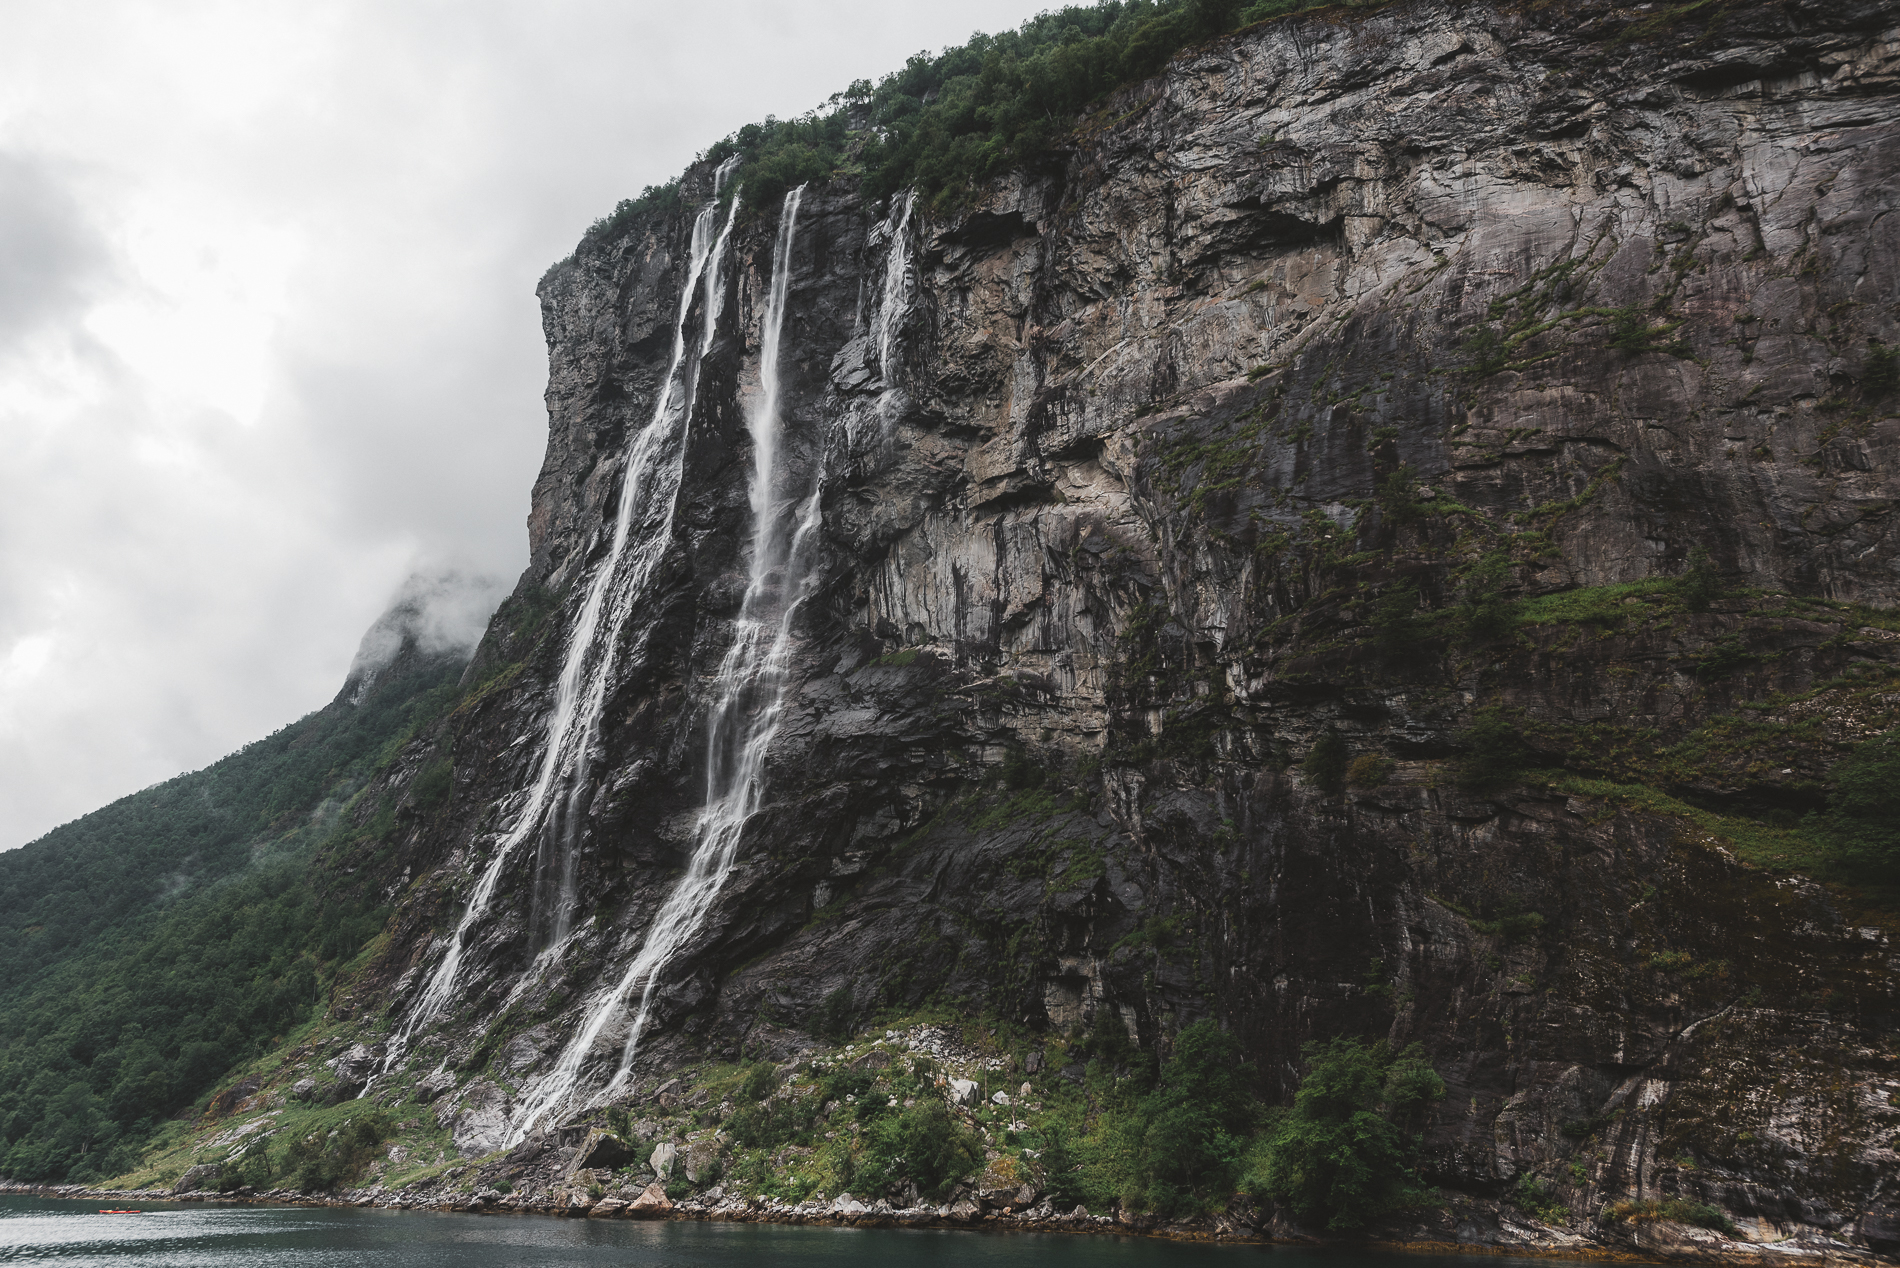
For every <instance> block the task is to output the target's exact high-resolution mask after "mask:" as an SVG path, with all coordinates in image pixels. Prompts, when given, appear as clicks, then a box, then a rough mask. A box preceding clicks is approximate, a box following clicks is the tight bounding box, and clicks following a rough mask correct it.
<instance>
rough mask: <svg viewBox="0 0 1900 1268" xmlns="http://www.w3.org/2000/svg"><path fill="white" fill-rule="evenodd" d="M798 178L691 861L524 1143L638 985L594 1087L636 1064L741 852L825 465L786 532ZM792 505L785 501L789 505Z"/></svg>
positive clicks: (774, 289)
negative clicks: (787, 368) (609, 1069)
mask: <svg viewBox="0 0 1900 1268" xmlns="http://www.w3.org/2000/svg"><path fill="white" fill-rule="evenodd" d="M803 194H804V187H803V186H802V185H801V186H800V187H799V188H797V189H794V190H792V191H791V192H790V193H788V194H786V195H785V205H784V210H783V212H782V214H781V216H780V218H779V230H778V239H777V242H776V243H775V244H774V247H773V259H772V280H771V285H770V289H769V290H768V291H767V297H766V304H765V311H764V312H763V313H762V314H761V319H760V340H759V342H760V350H759V381H760V388H761V393H760V398H759V402H758V405H757V407H756V408H755V409H753V410H752V411H751V412H750V417H749V419H748V424H749V427H750V430H751V433H752V478H751V488H750V490H749V493H750V501H751V507H752V520H753V541H752V552H751V561H750V566H749V570H748V576H747V580H746V591H745V598H744V599H743V600H742V601H741V603H740V606H739V617H738V620H737V621H736V622H735V624H734V629H733V638H732V645H731V647H730V648H728V649H727V651H726V654H725V657H724V659H723V660H722V661H721V662H720V666H719V676H718V678H717V680H716V681H717V682H718V684H719V698H718V701H717V703H716V704H715V705H714V706H713V710H712V714H711V716H710V718H709V720H708V721H709V725H708V727H707V732H708V738H707V753H706V800H705V804H704V807H703V808H702V809H701V811H700V814H699V821H698V824H697V827H696V832H695V835H696V841H695V844H694V848H693V856H692V861H691V863H690V864H689V865H688V867H687V870H686V875H685V876H683V877H681V878H680V881H679V883H678V884H677V885H676V886H674V888H673V892H672V893H671V894H669V895H668V896H667V899H666V902H665V903H664V904H663V905H662V906H661V907H660V910H659V912H658V913H657V914H656V915H655V916H654V917H653V923H652V924H651V925H649V926H648V928H647V931H646V935H645V937H644V939H643V940H642V943H641V946H640V950H639V952H638V953H637V954H636V955H635V956H634V958H633V961H632V963H630V964H629V965H628V966H627V969H626V971H625V972H624V973H623V974H622V975H621V978H620V980H619V982H617V983H616V984H615V985H614V987H613V989H612V990H610V991H608V992H606V993H605V994H603V995H601V996H600V997H599V998H598V999H596V1000H595V1001H594V1002H593V1003H592V1005H591V1006H590V1007H589V1009H588V1013H587V1016H586V1019H585V1020H584V1022H583V1023H582V1025H581V1028H580V1030H579V1031H578V1032H576V1034H575V1036H574V1038H573V1039H572V1040H570V1041H569V1043H568V1045H567V1047H566V1049H565V1050H564V1051H563V1052H562V1053H561V1056H560V1059H559V1060H558V1061H557V1062H556V1063H555V1067H554V1069H553V1070H551V1071H549V1073H548V1075H547V1077H545V1078H544V1079H542V1081H541V1082H540V1084H539V1085H537V1086H536V1088H535V1089H534V1092H533V1093H532V1094H531V1095H530V1096H529V1097H528V1099H527V1100H526V1102H525V1103H524V1105H523V1107H522V1109H521V1112H520V1113H519V1114H518V1115H517V1116H516V1119H515V1129H514V1140H515V1141H519V1140H520V1139H521V1138H522V1137H524V1136H526V1135H527V1134H528V1132H529V1131H531V1130H533V1128H534V1127H535V1126H536V1125H537V1124H538V1123H540V1122H542V1121H543V1120H544V1119H546V1118H548V1117H549V1116H550V1115H551V1114H554V1113H556V1112H558V1111H559V1110H561V1109H563V1108H566V1107H567V1104H568V1101H569V1099H570V1098H571V1097H572V1096H573V1095H574V1092H575V1089H576V1088H577V1087H578V1086H579V1084H580V1081H581V1075H582V1071H583V1068H584V1066H585V1064H586V1062H587V1059H588V1057H589V1055H590V1054H591V1053H592V1051H593V1048H594V1045H595V1043H596V1041H597V1040H598V1039H599V1038H600V1036H601V1033H602V1032H603V1031H604V1030H605V1029H606V1028H607V1026H608V1025H609V1024H610V1023H611V1022H612V1021H613V1020H614V1018H615V1017H616V1016H617V1015H618V1014H619V1013H620V1010H621V1008H622V1006H623V1005H624V1004H625V1002H626V1000H627V998H628V997H629V996H630V995H631V994H632V993H633V992H634V991H635V989H636V988H637V989H638V990H639V992H640V1002H639V1004H638V1006H637V1007H636V1009H635V1011H634V1016H633V1024H632V1027H631V1029H630V1030H629V1031H628V1033H627V1039H626V1043H625V1044H624V1046H623V1047H622V1050H621V1056H620V1063H619V1066H618V1068H617V1069H616V1070H615V1072H614V1076H613V1079H612V1080H611V1081H610V1082H609V1083H608V1084H607V1086H606V1087H604V1088H603V1089H601V1091H600V1093H599V1095H600V1096H601V1097H606V1096H610V1095H612V1093H613V1092H614V1090H615V1089H616V1088H618V1087H619V1085H620V1084H621V1083H622V1082H623V1081H624V1080H625V1079H626V1077H627V1074H628V1071H629V1070H631V1069H632V1066H633V1057H634V1053H635V1051H636V1050H637V1049H638V1047H639V1043H640V1036H641V1033H642V1032H643V1031H644V1030H645V1028H646V1022H647V1016H648V1013H649V1010H650V1009H651V1007H652V1003H653V992H654V988H655V987H656V986H657V985H658V984H659V980H660V973H661V971H662V970H663V969H665V967H666V965H667V964H668V962H669V961H671V960H672V958H673V956H674V955H675V954H676V953H677V952H678V951H679V949H680V947H681V946H682V945H683V944H684V943H685V941H686V939H687V938H689V937H691V936H692V934H693V933H694V932H695V931H696V930H697V929H698V928H699V927H700V925H701V924H702V923H703V922H704V921H705V918H706V914H707V912H708V911H709V910H710V909H711V907H712V904H713V901H714V900H715V899H716V898H717V897H718V896H719V891H720V889H721V887H723V886H724V884H725V881H726V877H727V876H728V875H729V874H730V873H731V871H732V865H733V862H734V860H735V859H736V857H737V855H738V848H739V841H740V838H741V837H742V836H743V835H744V832H745V827H746V824H747V822H748V821H749V820H750V819H751V817H752V814H753V812H754V811H755V810H756V809H757V808H758V805H759V800H760V796H761V794H762V793H763V792H764V789H765V779H764V774H765V758H766V752H767V750H768V749H769V748H770V747H771V744H772V737H773V736H774V735H775V734H776V733H777V731H778V724H779V718H780V716H781V715H782V712H783V709H784V704H785V669H786V664H787V662H788V660H789V658H790V652H791V645H792V622H793V619H794V617H795V616H796V615H797V612H798V609H799V606H800V605H801V604H802V603H803V602H804V600H805V598H806V597H807V595H808V594H809V592H810V589H811V587H812V585H813V583H814V582H815V580H816V576H815V570H814V568H813V567H812V564H813V559H812V551H811V549H810V547H811V545H812V541H813V537H814V533H815V530H816V529H817V528H818V524H819V502H820V496H821V493H822V489H823V483H824V481H823V464H822V462H814V463H813V464H812V468H811V472H810V476H809V483H810V487H809V488H807V489H804V490H802V491H801V493H800V495H799V496H797V497H796V499H795V500H796V511H795V513H794V515H793V516H792V523H791V525H790V531H789V532H788V531H787V526H786V524H785V523H784V519H785V517H784V516H783V515H782V514H781V513H780V506H781V505H782V504H783V503H782V502H781V486H782V484H783V483H784V477H785V476H786V475H787V474H788V473H787V472H783V471H781V470H780V465H781V464H780V459H779V452H780V442H781V440H782V439H783V424H782V421H781V419H780V417H779V343H780V333H781V331H782V330H783V329H784V325H785V309H786V292H787V291H788V289H789V288H790V277H791V255H792V242H793V237H794V234H795V232H796V226H797V221H798V206H799V201H800V199H801V198H802V196H803ZM787 509H790V508H789V507H788V508H787Z"/></svg>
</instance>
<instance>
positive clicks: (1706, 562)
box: [1676, 546, 1726, 612]
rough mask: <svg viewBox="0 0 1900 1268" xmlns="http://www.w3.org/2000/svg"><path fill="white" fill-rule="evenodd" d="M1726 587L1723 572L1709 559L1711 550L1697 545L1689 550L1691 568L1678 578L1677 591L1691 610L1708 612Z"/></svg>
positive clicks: (1683, 603)
mask: <svg viewBox="0 0 1900 1268" xmlns="http://www.w3.org/2000/svg"><path fill="white" fill-rule="evenodd" d="M1725 588H1726V587H1724V586H1723V584H1722V574H1721V572H1720V571H1719V570H1718V569H1717V568H1716V567H1715V565H1714V563H1712V562H1711V561H1710V559H1709V552H1708V551H1706V550H1704V549H1703V548H1702V547H1700V546H1697V547H1696V548H1695V549H1693V550H1691V551H1690V552H1689V568H1688V571H1686V572H1684V573H1683V574H1682V576H1681V577H1679V578H1678V579H1677V580H1676V593H1677V594H1679V595H1681V596H1682V605H1683V606H1684V607H1686V608H1688V609H1689V610H1690V611H1691V612H1707V611H1708V610H1709V605H1710V604H1712V603H1714V602H1715V601H1716V600H1717V599H1719V598H1721V597H1722V593H1723V591H1724V589H1725Z"/></svg>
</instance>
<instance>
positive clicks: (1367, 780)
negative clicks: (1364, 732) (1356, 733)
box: [1346, 753, 1392, 788]
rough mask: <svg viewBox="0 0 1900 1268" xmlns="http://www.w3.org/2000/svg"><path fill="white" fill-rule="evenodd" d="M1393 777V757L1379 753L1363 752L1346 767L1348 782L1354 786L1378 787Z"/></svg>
mask: <svg viewBox="0 0 1900 1268" xmlns="http://www.w3.org/2000/svg"><path fill="white" fill-rule="evenodd" d="M1391 777H1392V759H1391V758H1389V757H1385V756H1383V755H1381V754H1379V753H1362V754H1360V755H1359V756H1358V757H1355V758H1353V759H1352V765H1350V766H1348V767H1346V782H1347V783H1348V784H1351V785H1352V786H1353V787H1354V788H1377V787H1379V786H1380V785H1381V784H1383V783H1385V781H1386V780H1388V779H1390V778H1391Z"/></svg>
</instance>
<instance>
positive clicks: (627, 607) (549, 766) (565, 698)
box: [383, 157, 739, 1070]
mask: <svg viewBox="0 0 1900 1268" xmlns="http://www.w3.org/2000/svg"><path fill="white" fill-rule="evenodd" d="M738 161H739V160H738V158H737V157H734V158H733V159H730V160H728V161H727V162H726V163H725V164H723V165H721V166H720V168H719V170H718V171H717V172H716V173H715V174H714V177H713V195H714V200H713V201H710V202H708V203H707V204H706V205H705V206H704V207H702V208H700V211H699V214H698V215H697V216H696V217H695V218H694V221H693V234H692V242H691V247H690V253H689V262H688V267H687V273H686V284H685V285H684V286H683V287H681V289H680V305H679V313H678V315H677V316H676V317H675V319H674V323H673V350H672V358H671V360H670V362H669V363H668V366H667V372H666V378H665V381H664V382H663V384H662V385H661V388H660V393H659V399H658V400H657V401H656V402H655V403H654V408H653V417H652V419H651V420H650V421H649V422H648V424H647V426H646V427H645V428H643V429H642V430H641V431H640V432H639V434H637V435H636V436H635V437H634V438H633V440H632V442H631V443H630V444H629V445H628V447H627V456H626V460H625V462H624V464H623V467H622V475H621V484H620V502H619V507H618V510H617V513H616V515H615V518H614V533H613V540H612V544H611V546H610V548H609V549H608V552H607V556H606V558H605V559H603V560H602V561H601V563H600V565H599V566H598V567H597V568H596V569H595V570H594V574H593V577H592V578H591V579H590V581H589V582H588V587H587V592H586V597H585V599H584V600H583V601H582V604H581V607H580V611H579V613H578V615H577V616H576V618H575V621H574V625H573V630H572V633H571V634H570V635H569V638H568V645H567V654H566V658H565V661H564V663H563V665H562V668H561V676H560V680H559V683H558V686H557V690H556V694H555V703H554V708H553V710H552V711H551V712H550V714H549V715H548V724H547V739H546V741H545V748H544V749H543V751H542V756H541V766H540V770H539V772H538V773H537V775H536V776H535V781H534V783H533V784H532V785H530V786H529V788H528V790H527V793H526V795H525V797H524V798H523V799H522V804H521V809H520V811H519V812H518V813H517V814H516V815H515V818H514V822H513V824H512V825H511V826H510V828H509V829H508V831H507V833H506V834H505V835H503V836H502V838H501V840H500V841H499V843H498V844H497V845H496V846H495V850H494V853H493V855H491V856H490V858H489V861H488V866H487V867H486V868H485V869H484V870H483V872H482V876H481V879H480V880H479V881H478V882H477V883H476V886H475V890H474V892H473V893H472V894H470V896H469V900H468V906H467V908H466V909H465V910H464V911H463V913H462V919H461V921H460V922H459V923H458V924H457V926H456V929H455V933H454V935H453V936H452V937H451V938H450V941H449V948H448V950H447V952H445V953H444V955H443V957H442V960H441V963H439V964H438V965H437V966H436V969H435V972H434V973H433V974H432V975H431V976H430V978H429V982H428V985H427V986H426V987H425V988H424V989H423V992H422V995H421V997H420V998H419V999H418V1000H417V1002H416V1004H415V1005H414V1007H412V1008H411V1009H410V1012H409V1017H408V1020H407V1022H406V1024H405V1025H404V1027H403V1030H402V1032H401V1034H400V1035H399V1036H398V1037H397V1040H396V1042H394V1043H393V1044H391V1045H390V1051H389V1054H388V1056H387V1058H386V1059H385V1061H384V1065H383V1068H384V1069H385V1070H387V1069H390V1068H392V1067H393V1065H394V1063H395V1062H396V1061H397V1060H398V1059H399V1058H400V1057H401V1055H402V1053H403V1052H404V1050H405V1049H406V1048H407V1046H408V1041H409V1039H410V1038H411V1036H413V1034H414V1033H415V1031H416V1028H417V1027H419V1026H421V1025H422V1024H423V1023H425V1022H427V1021H428V1020H429V1019H430V1018H432V1017H434V1016H435V1015H436V1014H438V1013H439V1012H441V1010H442V1007H443V1005H444V1004H445V1003H447V1001H448V999H449V996H450V994H451V992H452V991H453V989H454V987H455V980H456V975H457V974H458V973H459V971H460V969H461V965H462V955H463V951H464V948H465V947H466V945H467V940H468V936H469V932H470V930H471V929H472V928H473V927H474V925H475V923H476V922H477V921H478V920H480V919H481V918H482V916H483V915H484V914H485V913H486V912H487V910H488V906H489V903H490V902H491V900H492V899H493V898H494V895H495V889H496V887H497V885H498V884H499V883H500V881H501V876H502V872H503V870H504V869H505V868H506V866H507V864H508V861H509V859H510V858H511V857H512V856H513V855H514V853H515V852H516V851H517V850H518V849H519V848H520V847H521V845H522V844H523V843H524V842H526V841H528V840H529V839H530V838H532V837H534V835H535V834H536V833H537V832H540V831H547V832H554V833H559V832H561V825H560V824H559V823H557V822H555V820H556V819H558V818H560V817H561V816H550V815H549V813H548V812H549V810H550V808H551V807H553V806H555V805H557V804H559V803H562V802H565V803H566V808H567V811H568V815H569V816H571V815H573V814H575V813H577V812H578V809H579V807H580V806H581V805H582V804H584V798H583V797H582V796H581V795H580V794H581V793H582V792H583V791H584V789H585V786H586V783H587V775H588V766H589V756H590V753H591V750H592V749H593V747H594V743H595V738H596V730H597V728H598V726H599V723H600V713H601V708H602V705H603V703H604V701H605V699H606V695H607V688H608V685H609V683H610V682H611V680H612V676H613V661H614V647H615V644H616V643H617V642H618V641H619V635H620V631H621V628H622V627H623V626H624V625H625V624H626V621H627V618H628V616H629V615H630V614H631V613H632V611H633V609H634V607H635V605H636V604H637V603H638V601H639V600H640V598H641V597H642V595H643V594H644V593H645V591H646V586H647V582H648V580H649V578H650V577H651V575H652V573H653V568H654V565H655V564H657V563H658V562H659V560H660V557H661V556H662V555H663V554H664V553H665V551H666V546H667V543H668V542H669V541H670V540H671V538H672V536H673V515H674V506H675V503H676V501H677V497H678V492H679V485H680V480H681V476H682V464H683V462H684V457H685V445H684V443H683V442H684V432H685V429H686V423H687V420H688V418H689V417H690V416H691V414H692V407H693V395H694V392H695V390H696V388H697V386H698V374H699V363H700V360H701V359H702V358H703V357H704V356H705V354H706V352H707V350H708V349H709V348H710V347H711V345H712V339H713V333H714V331H715V330H716V329H717V327H718V325H719V315H720V309H721V307H722V306H723V304H724V301H725V286H724V285H723V281H722V274H721V265H722V263H723V261H724V257H725V249H726V242H727V240H728V238H729V237H730V236H731V233H732V225H733V221H734V219H735V218H736V217H737V215H738V213H739V199H738V197H737V196H736V195H735V196H734V198H733V200H732V205H731V208H730V210H729V211H728V213H727V215H726V220H725V225H724V227H723V228H722V229H720V231H719V233H718V236H717V237H716V238H715V237H714V234H713V226H714V225H715V224H716V223H717V220H718V211H719V205H718V202H717V198H718V195H719V193H720V189H721V186H722V185H723V183H724V181H725V179H726V177H727V176H728V175H729V174H730V173H731V171H732V169H733V167H734V166H736V165H737V163H738ZM702 284H703V287H704V296H703V304H702V313H701V330H700V337H699V340H698V346H697V348H694V349H692V350H691V356H690V357H689V355H688V352H689V345H688V341H687V337H686V331H687V323H688V319H689V318H690V316H691V313H692V308H693V300H694V297H695V295H696V294H697V293H698V292H699V291H700V289H701V286H702ZM636 529H637V530H638V531H637V532H636ZM562 790H565V791H566V792H567V796H565V797H562V796H560V792H561V791H562ZM559 866H561V867H562V868H563V869H565V868H566V866H567V863H566V862H565V861H562V862H561V863H560V864H559ZM563 888H566V886H565V885H564V886H563ZM565 923H566V922H565V919H559V920H558V922H557V928H559V927H564V926H565ZM556 941H557V942H558V939H557V940H556Z"/></svg>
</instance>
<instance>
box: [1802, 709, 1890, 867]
mask: <svg viewBox="0 0 1900 1268" xmlns="http://www.w3.org/2000/svg"><path fill="white" fill-rule="evenodd" d="M1833 778H1834V791H1833V792H1832V793H1830V794H1829V795H1828V799H1827V810H1826V812H1825V813H1824V814H1822V815H1818V816H1810V818H1809V822H1811V823H1813V824H1814V826H1815V827H1816V828H1817V829H1818V830H1819V834H1820V836H1821V837H1822V839H1823V840H1825V841H1826V842H1827V843H1828V845H1829V847H1830V848H1831V849H1832V850H1833V851H1834V853H1835V854H1836V855H1837V856H1838V857H1839V858H1840V859H1841V860H1842V861H1843V862H1844V863H1846V864H1847V865H1848V866H1849V867H1851V868H1853V869H1854V870H1855V871H1857V872H1859V873H1861V874H1862V875H1864V876H1866V877H1867V878H1868V879H1872V880H1877V881H1900V730H1894V731H1888V732H1887V733H1886V734H1884V735H1877V736H1875V737H1873V738H1872V739H1869V740H1864V741H1862V742H1861V743H1860V744H1858V745H1856V746H1855V748H1854V751H1853V752H1852V753H1850V754H1849V755H1848V756H1847V758H1846V759H1845V760H1844V761H1842V762H1841V763H1839V764H1838V765H1837V766H1835V768H1834V770H1833Z"/></svg>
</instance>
